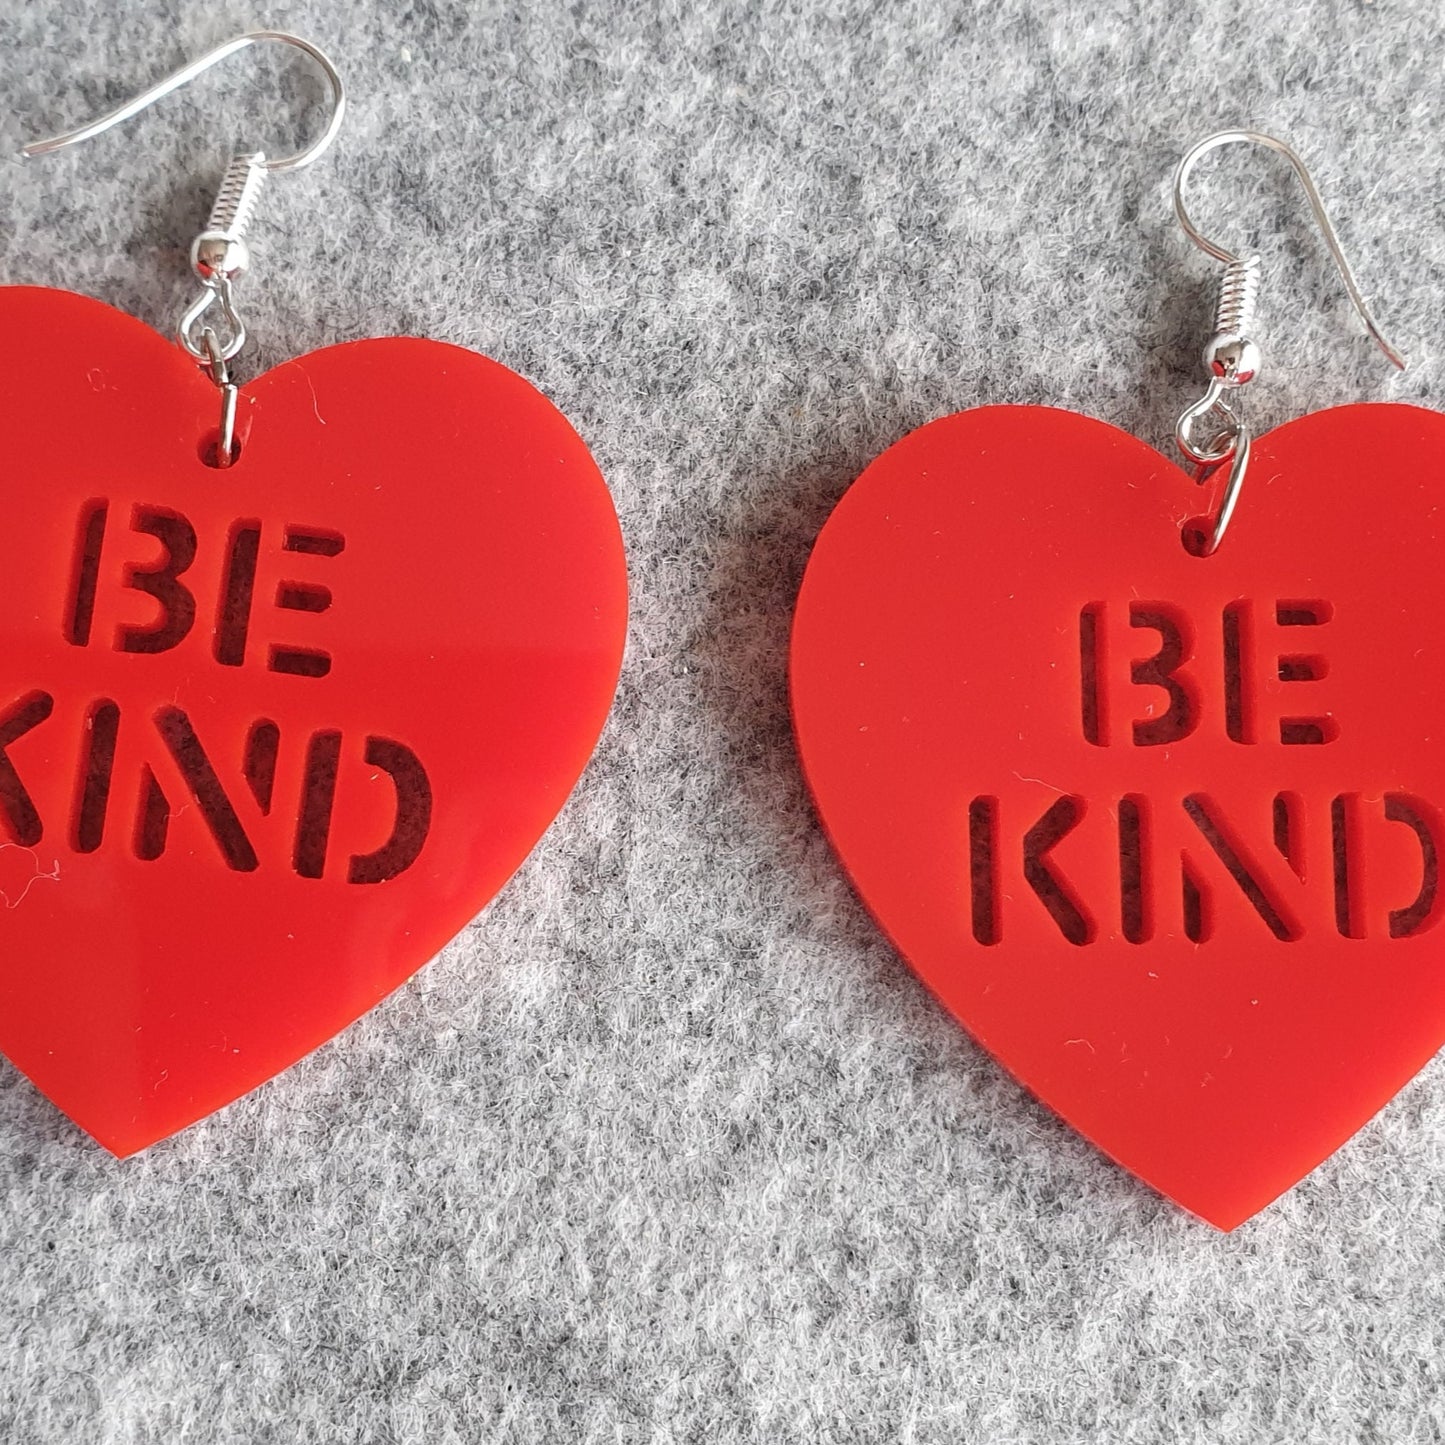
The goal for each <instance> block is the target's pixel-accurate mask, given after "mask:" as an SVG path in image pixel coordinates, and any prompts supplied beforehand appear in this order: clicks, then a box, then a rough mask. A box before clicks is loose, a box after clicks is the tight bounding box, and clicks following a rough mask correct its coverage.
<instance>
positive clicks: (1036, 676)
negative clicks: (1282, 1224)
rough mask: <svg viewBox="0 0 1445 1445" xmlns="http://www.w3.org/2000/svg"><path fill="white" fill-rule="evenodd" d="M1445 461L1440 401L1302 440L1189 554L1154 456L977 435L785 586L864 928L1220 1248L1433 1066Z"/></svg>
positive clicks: (1292, 427)
mask: <svg viewBox="0 0 1445 1445" xmlns="http://www.w3.org/2000/svg"><path fill="white" fill-rule="evenodd" d="M1442 463H1445V418H1442V417H1441V416H1440V415H1438V414H1436V413H1434V412H1429V411H1423V410H1420V409H1418V408H1413V407H1406V406H1387V405H1370V406H1352V407H1343V408H1339V409H1337V410H1333V411H1325V412H1321V413H1319V414H1317V415H1314V416H1309V417H1305V418H1303V419H1301V420H1298V421H1294V422H1291V423H1289V424H1288V425H1286V426H1283V427H1281V428H1280V429H1279V430H1278V431H1275V432H1273V433H1271V434H1269V435H1267V436H1265V437H1263V438H1261V439H1260V440H1259V441H1258V442H1257V443H1256V445H1255V450H1254V458H1253V461H1252V464H1251V467H1250V475H1249V478H1248V480H1247V482H1246V484H1245V487H1244V490H1243V493H1242V496H1241V501H1240V505H1239V511H1238V513H1237V514H1236V517H1235V520H1234V523H1233V526H1232V527H1231V529H1230V531H1229V534H1228V537H1227V539H1226V541H1225V542H1224V545H1223V547H1222V549H1221V550H1220V552H1219V553H1218V554H1217V555H1215V556H1214V557H1211V558H1203V559H1201V558H1197V557H1194V556H1191V555H1189V554H1188V553H1187V552H1186V551H1185V549H1184V547H1183V546H1182V545H1181V540H1180V538H1181V530H1180V529H1181V524H1182V523H1183V522H1184V521H1185V519H1186V518H1191V517H1193V516H1195V515H1196V514H1197V513H1198V512H1199V511H1201V510H1202V509H1203V507H1204V505H1205V504H1206V503H1207V496H1206V494H1205V493H1204V492H1203V491H1202V490H1201V489H1199V488H1197V487H1196V486H1195V485H1194V484H1193V482H1192V480H1191V479H1190V478H1189V477H1187V476H1185V475H1184V473H1182V472H1181V471H1180V470H1179V469H1178V468H1176V467H1175V466H1174V465H1173V464H1172V463H1170V462H1168V461H1166V460H1165V459H1164V458H1162V457H1161V456H1159V455H1158V454H1157V453H1156V452H1154V451H1153V450H1151V449H1150V448H1149V447H1147V446H1145V445H1144V444H1143V443H1141V442H1139V441H1137V440H1135V439H1134V438H1133V437H1130V436H1128V435H1126V434H1124V433H1123V432H1120V431H1118V430H1116V429H1114V428H1113V427H1110V426H1106V425H1104V424H1102V423H1100V422H1097V421H1091V420H1089V419H1087V418H1085V417H1081V416H1077V415H1074V414H1072V413H1069V412H1063V411H1055V410H1050V409H1045V408H1033V407H1017V408H988V409H982V410H978V411H971V412H964V413H962V414H960V415H957V416H951V417H947V418H945V419H943V420H941V421H938V422H935V423H933V424H932V425H931V426H926V427H924V428H922V429H921V430H919V431H916V432H914V433H913V434H912V435H910V436H907V437H905V438H904V439H903V440H902V441H900V442H899V443H898V444H897V445H896V446H894V447H892V448H890V449H889V450H888V451H887V452H886V453H884V455H883V456H882V457H880V458H879V459H878V460H877V461H876V462H875V463H874V464H873V465H872V466H871V467H869V468H868V470H867V471H866V472H865V473H864V474H863V476H862V478H861V479H860V480H859V481H858V482H857V483H856V485H855V486H854V487H853V488H852V489H851V490H850V491H849V492H848V493H847V495H846V496H845V497H844V498H843V500H842V502H841V503H840V504H839V506H838V507H837V509H836V511H835V512H834V513H833V515H832V517H831V518H830V519H829V521H828V523H827V525H826V526H825V527H824V529H823V531H822V534H821V535H820V537H819V539H818V543H817V546H816V549H815V550H814V553H813V556H812V558H811V560H810V562H809V565H808V570H807V574H806V577H805V579H804V582H803V586H802V591H801V594H800V597H799V601H798V608H797V617H796V622H795V628H794V634H793V643H792V690H793V708H794V717H795V723H796V730H797V737H798V742H799V747H800V751H801V755H802V760H803V765H804V769H805V771H806V773H807V777H808V781H809V784H810V786H811V788H812V791H813V794H814V797H815V799H816V802H817V806H818V809H819V812H820V814H821V817H822V820H823V823H824V826H825V827H826V829H827V832H828V834H829V836H830V838H831V839H832V841H833V844H834V845H835V847H836V849H837V851H838V853H839V855H840V856H841V858H842V860H843V863H844V864H845V866H846V867H847V869H848V871H849V873H850V875H851V877H852V879H853V881H854V883H855V885H856V886H857V888H858V890H859V892H860V893H861V895H862V897H863V899H864V900H865V902H866V903H867V905H868V907H869V908H870V910H871V911H872V913H873V914H874V916H875V917H876V918H877V919H878V921H879V922H880V924H881V925H882V926H883V928H884V929H886V931H887V932H888V934H889V935H890V937H891V938H892V939H893V941H894V942H895V944H896V945H897V947H898V948H899V950H900V951H901V952H902V953H903V954H904V955H905V957H907V958H908V960H909V961H910V962H911V963H912V965H913V967H914V968H915V969H916V970H917V971H918V973H919V974H920V975H921V976H922V977H923V979H924V980H925V981H926V982H927V984H928V985H929V987H930V988H931V989H932V990H933V991H934V992H935V993H936V994H937V996H938V997H939V999H940V1000H941V1001H942V1002H943V1003H944V1005H945V1006H946V1007H947V1008H948V1009H949V1010H950V1011H951V1012H952V1013H953V1014H954V1015H955V1016H956V1017H957V1018H958V1019H959V1020H960V1021H961V1022H962V1023H963V1024H965V1025H966V1026H967V1027H968V1028H969V1029H970V1030H971V1031H972V1033H973V1034H974V1035H975V1036H976V1037H977V1038H978V1039H979V1041H980V1042H981V1043H983V1044H984V1045H985V1046H986V1047H987V1048H988V1049H989V1050H990V1051H991V1052H992V1053H993V1054H994V1055H995V1056H996V1057H997V1058H998V1059H999V1060H1000V1061H1001V1062H1002V1063H1003V1064H1004V1065H1005V1066H1006V1067H1007V1068H1008V1069H1010V1070H1011V1071H1012V1072H1013V1073H1014V1074H1015V1075H1016V1076H1017V1077H1018V1078H1019V1079H1020V1080H1022V1081H1023V1082H1024V1083H1025V1084H1026V1085H1027V1086H1028V1087H1029V1088H1030V1089H1032V1090H1033V1091H1034V1092H1035V1093H1036V1094H1037V1095H1038V1096H1039V1097H1040V1098H1042V1099H1043V1100H1044V1101H1046V1102H1047V1103H1048V1104H1050V1105H1051V1106H1052V1107H1053V1108H1055V1109H1056V1110H1058V1111H1059V1113H1061V1114H1062V1115H1063V1116H1064V1117H1065V1118H1066V1119H1068V1120H1069V1121H1070V1122H1071V1123H1072V1124H1073V1125H1074V1126H1075V1127H1076V1128H1078V1129H1080V1130H1081V1131H1082V1132H1083V1133H1084V1134H1086V1135H1087V1136H1088V1137H1089V1138H1091V1139H1092V1140H1094V1142H1095V1143H1096V1144H1098V1145H1099V1146H1100V1147H1101V1148H1102V1149H1104V1150H1106V1151H1107V1152H1108V1153H1109V1154H1111V1155H1112V1156H1113V1157H1114V1158H1115V1159H1117V1160H1118V1161H1119V1162H1120V1163H1122V1164H1123V1165H1125V1166H1126V1167H1127V1168H1129V1169H1131V1170H1133V1171H1134V1172H1135V1173H1136V1174H1138V1175H1140V1176H1142V1177H1143V1178H1144V1179H1146V1180H1148V1181H1149V1182H1151V1183H1152V1184H1154V1185H1155V1186H1156V1187H1157V1188H1159V1189H1160V1190H1162V1191H1163V1192H1165V1193H1166V1194H1168V1195H1170V1196H1172V1197H1173V1198H1174V1199H1175V1200H1177V1201H1178V1202H1179V1203H1181V1204H1183V1205H1185V1206H1186V1207H1188V1208H1189V1209H1191V1210H1194V1211H1195V1212H1197V1213H1198V1214H1200V1215H1202V1216H1203V1217H1204V1218H1206V1219H1208V1220H1210V1221H1212V1222H1213V1223H1215V1224H1216V1225H1219V1226H1221V1227H1224V1228H1229V1227H1232V1226H1234V1225H1235V1224H1237V1223H1239V1222H1240V1221H1241V1220H1243V1219H1245V1218H1247V1217H1248V1216H1249V1215H1251V1214H1252V1213H1254V1212H1255V1211H1256V1210H1258V1209H1260V1208H1262V1207H1263V1206H1264V1205H1265V1204H1267V1203H1268V1202H1269V1201H1270V1200H1271V1199H1272V1198H1274V1197H1275V1196H1276V1195H1277V1194H1279V1193H1280V1192H1281V1191H1282V1190H1284V1189H1286V1188H1288V1187H1289V1186H1290V1185H1291V1184H1293V1183H1294V1182H1295V1181H1296V1180H1298V1179H1299V1178H1300V1177H1301V1176H1303V1175H1304V1174H1305V1173H1306V1172H1307V1171H1308V1170H1310V1169H1311V1168H1312V1167H1313V1166H1314V1165H1316V1164H1317V1163H1319V1162H1320V1160H1322V1159H1323V1158H1325V1157H1326V1156H1327V1155H1328V1154H1329V1153H1330V1152H1331V1151H1332V1150H1333V1149H1335V1148H1336V1147H1337V1146H1338V1145H1339V1144H1341V1143H1342V1142H1343V1141H1344V1140H1345V1139H1347V1138H1348V1137H1349V1136H1350V1134H1352V1133H1353V1132H1354V1131H1355V1130H1356V1129H1358V1128H1359V1127H1360V1126H1361V1125H1362V1124H1363V1123H1364V1122H1365V1121H1366V1120H1367V1119H1368V1118H1369V1117H1370V1116H1371V1115H1372V1114H1373V1113H1374V1112H1375V1111H1376V1110H1377V1109H1379V1108H1380V1107H1381V1106H1382V1105H1383V1104H1384V1103H1385V1102H1386V1100H1388V1099H1389V1098H1390V1097H1391V1095H1392V1094H1394V1093H1395V1092H1396V1090H1398V1089H1399V1088H1400V1087H1401V1085H1402V1084H1404V1083H1405V1081H1406V1080H1408V1079H1409V1078H1410V1077H1411V1075H1412V1074H1414V1073H1415V1072H1416V1071H1417V1070H1418V1069H1419V1068H1420V1067H1421V1066H1422V1065H1423V1064H1424V1063H1425V1062H1426V1061H1427V1060H1428V1059H1429V1058H1430V1056H1431V1055H1432V1054H1433V1053H1434V1052H1435V1050H1436V1049H1437V1048H1438V1047H1439V1046H1440V1044H1441V1042H1442V1040H1445V950H1442V931H1441V930H1440V928H1439V927H1438V920H1439V915H1440V912H1441V910H1442V907H1445V896H1442V895H1445V890H1439V889H1436V891H1435V892H1434V893H1433V895H1432V894H1431V888H1432V886H1433V885H1435V884H1438V882H1439V879H1438V869H1437V868H1436V866H1435V864H1434V863H1433V862H1432V861H1431V860H1430V858H1429V857H1428V855H1429V853H1430V852H1431V851H1432V850H1434V849H1437V848H1441V847H1445V830H1442V827H1441V812H1440V810H1441V809H1442V807H1445V746H1442V743H1445V642H1442V636H1445V634H1442V626H1441V619H1442V617H1445V569H1442V567H1441V564H1440V559H1441V555H1442V547H1441V544H1442V537H1441V533H1442V529H1445V526H1442V514H1441V505H1442V503H1445V471H1442ZM1086 608H1087V609H1090V611H1091V613H1092V619H1093V620H1092V623H1087V622H1083V623H1081V615H1082V614H1083V612H1084V610H1085V609H1086ZM1161 625H1162V627H1163V628H1164V629H1165V630H1164V631H1161V630H1160V627H1161ZM1090 626H1092V628H1093V634H1094V642H1093V645H1092V646H1090V645H1089V643H1088V639H1087V637H1085V636H1082V635H1081V633H1083V632H1086V631H1087V630H1088V628H1089V627H1090ZM1169 629H1173V633H1174V634H1175V637H1174V640H1175V641H1176V642H1177V644H1178V647H1177V650H1178V651H1179V653H1180V655H1181V658H1182V659H1183V660H1182V662H1181V665H1180V667H1179V668H1178V669H1177V672H1176V673H1175V674H1174V677H1175V682H1176V686H1177V687H1178V689H1179V691H1180V695H1181V696H1182V698H1183V701H1182V702H1178V703H1177V706H1174V701H1175V700H1174V699H1172V698H1171V696H1170V694H1169V693H1168V692H1167V691H1166V689H1165V688H1164V687H1162V686H1160V685H1158V683H1157V681H1151V680H1150V676H1151V671H1152V672H1153V673H1154V674H1155V675H1158V676H1162V675H1163V674H1164V673H1165V672H1166V671H1168V669H1169V663H1170V659H1169V657H1168V656H1167V655H1166V656H1165V658H1164V659H1163V660H1161V661H1157V662H1156V663H1155V664H1153V666H1152V669H1151V664H1150V663H1149V659H1150V658H1151V657H1155V656H1156V655H1157V654H1158V653H1159V652H1160V651H1161V649H1162V648H1163V647H1164V646H1165V643H1166V640H1167V637H1166V633H1167V632H1168V630H1169ZM1088 656H1092V658H1093V659H1094V661H1093V665H1092V667H1086V665H1085V658H1086V657H1088ZM1281 659H1283V661H1281ZM1136 669H1137V671H1136ZM1311 675H1313V678H1312V680H1311ZM1091 678H1092V681H1091V680H1090V679H1091ZM1136 678H1137V680H1136ZM1090 699H1093V701H1092V702H1090ZM1172 706H1174V710H1173V711H1171V707H1172ZM1136 725H1137V729H1138V731H1137V733H1136ZM1090 735H1092V737H1093V738H1094V740H1093V741H1091V740H1090ZM1286 735H1288V736H1289V737H1290V738H1292V739H1293V740H1292V741H1289V742H1286V741H1284V740H1283V739H1284V737H1285V736H1286ZM1251 889H1253V890H1254V891H1253V894H1251V891H1250V890H1251ZM1412 904H1413V905H1415V906H1414V908H1413V911H1412ZM1071 938H1073V939H1074V940H1077V941H1071Z"/></svg>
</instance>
